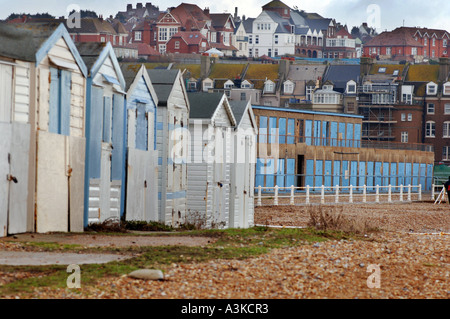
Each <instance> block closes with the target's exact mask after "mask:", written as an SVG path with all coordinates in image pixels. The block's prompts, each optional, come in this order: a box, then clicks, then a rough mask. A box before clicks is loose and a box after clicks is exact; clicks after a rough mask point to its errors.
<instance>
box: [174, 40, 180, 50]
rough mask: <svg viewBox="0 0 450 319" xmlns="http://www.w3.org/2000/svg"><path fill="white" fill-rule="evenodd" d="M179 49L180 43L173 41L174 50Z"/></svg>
mask: <svg viewBox="0 0 450 319" xmlns="http://www.w3.org/2000/svg"><path fill="white" fill-rule="evenodd" d="M179 48H180V41H175V49H179Z"/></svg>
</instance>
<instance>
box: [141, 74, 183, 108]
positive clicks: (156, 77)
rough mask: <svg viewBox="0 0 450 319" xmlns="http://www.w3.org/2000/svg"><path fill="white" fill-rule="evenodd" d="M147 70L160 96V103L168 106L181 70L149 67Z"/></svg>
mask: <svg viewBox="0 0 450 319" xmlns="http://www.w3.org/2000/svg"><path fill="white" fill-rule="evenodd" d="M147 72H148V75H149V77H150V80H151V81H152V84H153V88H154V89H155V92H156V95H157V96H158V105H159V106H166V105H167V102H168V100H169V97H170V93H171V92H172V89H173V85H174V83H175V80H176V79H177V76H178V74H179V72H180V70H167V69H147Z"/></svg>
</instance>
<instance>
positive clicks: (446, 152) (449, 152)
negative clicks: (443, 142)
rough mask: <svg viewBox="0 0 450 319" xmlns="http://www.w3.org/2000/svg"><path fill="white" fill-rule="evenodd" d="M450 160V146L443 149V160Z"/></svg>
mask: <svg viewBox="0 0 450 319" xmlns="http://www.w3.org/2000/svg"><path fill="white" fill-rule="evenodd" d="M449 158H450V146H444V147H443V148H442V159H443V160H444V161H448V160H449Z"/></svg>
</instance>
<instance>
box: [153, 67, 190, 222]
mask: <svg viewBox="0 0 450 319" xmlns="http://www.w3.org/2000/svg"><path fill="white" fill-rule="evenodd" d="M148 74H149V76H150V79H151V82H152V84H153V87H154V89H155V92H156V94H157V96H158V106H157V120H156V149H157V150H158V215H159V221H160V222H162V223H165V224H167V225H171V226H173V227H177V226H179V225H180V224H182V223H184V222H185V216H186V211H187V208H186V191H187V164H186V154H187V151H186V148H187V141H188V130H187V128H188V122H189V101H188V98H187V95H186V94H187V93H186V87H185V84H184V81H183V77H182V73H181V71H180V70H176V69H174V70H166V69H154V70H148Z"/></svg>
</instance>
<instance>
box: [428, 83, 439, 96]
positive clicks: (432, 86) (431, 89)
mask: <svg viewBox="0 0 450 319" xmlns="http://www.w3.org/2000/svg"><path fill="white" fill-rule="evenodd" d="M427 93H428V95H436V93H437V85H436V84H434V83H430V84H428V85H427Z"/></svg>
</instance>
